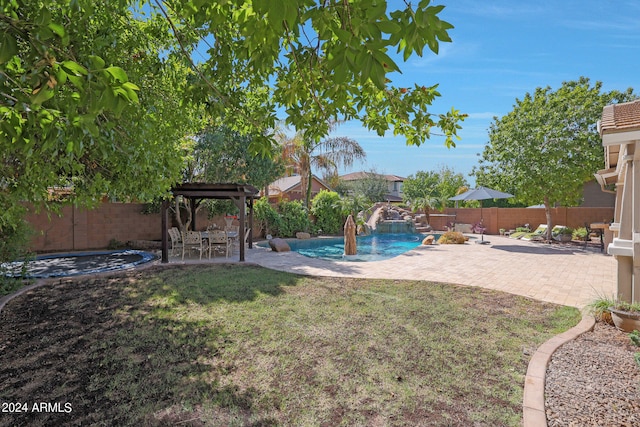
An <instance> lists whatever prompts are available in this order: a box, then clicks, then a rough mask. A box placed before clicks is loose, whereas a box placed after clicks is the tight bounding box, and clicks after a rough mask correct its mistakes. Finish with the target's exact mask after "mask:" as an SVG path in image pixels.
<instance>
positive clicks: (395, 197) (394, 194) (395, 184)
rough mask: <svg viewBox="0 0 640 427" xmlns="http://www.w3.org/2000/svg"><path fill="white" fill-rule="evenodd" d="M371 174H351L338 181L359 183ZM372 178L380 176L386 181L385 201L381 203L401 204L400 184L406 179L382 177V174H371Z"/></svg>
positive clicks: (390, 176)
mask: <svg viewBox="0 0 640 427" xmlns="http://www.w3.org/2000/svg"><path fill="white" fill-rule="evenodd" d="M370 175H372V174H371V172H353V173H349V174H346V175H342V176H341V177H340V179H341V180H342V181H347V182H349V181H351V182H356V181H361V180H364V179H366V178H367V177H369V176H370ZM373 175H374V176H381V177H383V178H384V179H385V180H386V181H387V188H388V193H387V195H386V196H385V197H386V199H385V200H381V201H389V202H401V201H402V184H403V183H404V180H405V179H406V178H402V177H400V176H397V175H382V174H373Z"/></svg>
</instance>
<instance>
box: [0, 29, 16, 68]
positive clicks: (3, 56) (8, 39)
mask: <svg viewBox="0 0 640 427" xmlns="http://www.w3.org/2000/svg"><path fill="white" fill-rule="evenodd" d="M0 40H1V44H0V64H4V63H5V62H7V61H9V60H10V59H11V58H13V57H14V56H15V55H17V54H18V43H17V41H16V39H15V37H13V35H12V34H10V33H6V32H5V33H2V39H0Z"/></svg>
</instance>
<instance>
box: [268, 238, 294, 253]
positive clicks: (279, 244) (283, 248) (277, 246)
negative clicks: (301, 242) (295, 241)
mask: <svg viewBox="0 0 640 427" xmlns="http://www.w3.org/2000/svg"><path fill="white" fill-rule="evenodd" d="M269 247H270V248H271V250H272V251H274V252H289V251H290V250H291V247H289V244H288V243H287V242H286V241H285V240H284V239H280V238H278V237H276V238H275V239H271V240H269Z"/></svg>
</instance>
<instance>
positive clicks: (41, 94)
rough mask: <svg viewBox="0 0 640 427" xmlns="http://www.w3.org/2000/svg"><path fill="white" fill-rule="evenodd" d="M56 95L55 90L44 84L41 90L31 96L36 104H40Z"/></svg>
mask: <svg viewBox="0 0 640 427" xmlns="http://www.w3.org/2000/svg"><path fill="white" fill-rule="evenodd" d="M53 95H54V91H53V90H51V89H49V88H47V87H46V86H43V87H41V88H40V90H38V91H37V92H36V93H35V95H34V96H32V97H31V103H32V104H35V105H40V104H42V103H43V102H46V101H48V100H49V99H51V98H53Z"/></svg>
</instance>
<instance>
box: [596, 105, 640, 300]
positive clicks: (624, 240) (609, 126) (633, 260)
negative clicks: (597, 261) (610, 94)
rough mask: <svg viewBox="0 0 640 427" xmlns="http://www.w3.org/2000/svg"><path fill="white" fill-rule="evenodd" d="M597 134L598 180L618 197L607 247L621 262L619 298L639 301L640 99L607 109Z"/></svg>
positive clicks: (619, 269)
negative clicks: (602, 165)
mask: <svg viewBox="0 0 640 427" xmlns="http://www.w3.org/2000/svg"><path fill="white" fill-rule="evenodd" d="M598 131H599V133H600V136H601V138H602V145H603V147H604V161H605V169H602V170H600V171H598V172H597V174H596V179H597V180H598V182H599V183H600V185H601V186H602V188H603V190H605V191H614V192H615V194H616V204H615V211H614V220H613V223H612V224H611V225H610V226H609V229H610V230H611V231H613V241H612V243H611V244H609V246H608V248H607V251H608V253H609V254H611V255H614V256H615V257H616V260H617V262H618V288H617V295H616V296H617V297H618V298H620V299H621V300H625V301H629V302H634V301H635V302H640V100H636V101H633V102H625V103H622V104H613V105H607V106H606V107H604V109H603V110H602V119H601V120H600V121H599V122H598ZM611 188H613V190H612V189H611ZM636 276H638V277H637V278H638V280H635V278H636Z"/></svg>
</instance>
